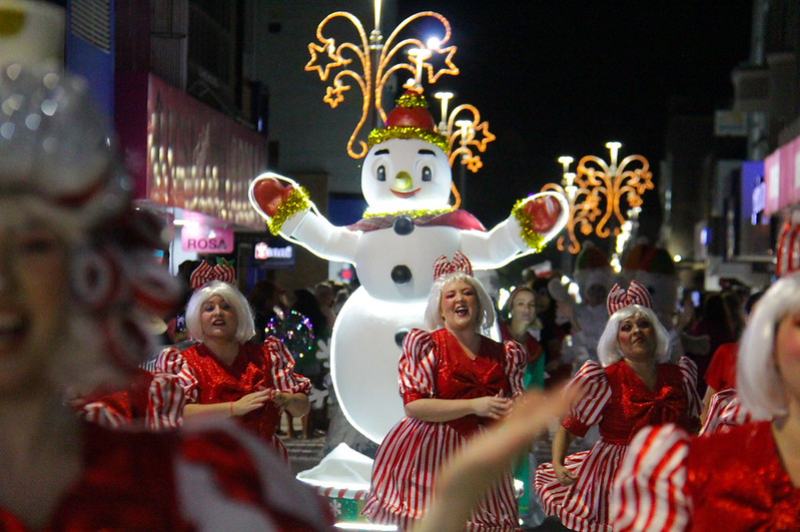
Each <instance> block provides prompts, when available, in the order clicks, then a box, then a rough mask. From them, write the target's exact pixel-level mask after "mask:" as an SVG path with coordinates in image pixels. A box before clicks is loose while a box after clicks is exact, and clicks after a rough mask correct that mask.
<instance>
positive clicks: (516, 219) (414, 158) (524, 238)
mask: <svg viewBox="0 0 800 532" xmlns="http://www.w3.org/2000/svg"><path fill="white" fill-rule="evenodd" d="M397 103H398V107H397V108H395V109H394V110H393V111H392V112H391V113H389V115H388V117H387V120H386V125H385V127H384V128H383V129H376V130H374V131H372V133H371V134H370V136H369V147H370V149H369V151H368V153H367V155H366V158H365V160H364V164H363V167H362V172H361V188H362V192H363V194H364V198H365V199H366V201H367V203H368V209H367V211H366V212H365V214H364V218H362V219H361V220H360V221H359V222H358V223H356V224H354V225H352V226H348V227H337V226H334V225H332V224H331V223H330V222H329V221H328V220H327V219H326V218H324V217H323V216H322V215H320V213H319V212H318V211H317V209H316V207H315V206H314V204H313V203H312V202H311V201H310V199H309V198H308V194H307V193H306V192H305V191H304V190H303V189H302V188H301V187H300V186H298V184H297V183H295V182H294V181H292V180H290V179H288V178H285V177H282V176H279V175H277V174H274V173H266V174H262V175H260V176H258V177H257V178H255V179H254V180H253V181H252V183H251V184H250V191H249V194H250V202H251V203H252V205H253V207H254V208H255V209H256V211H257V212H258V213H259V214H260V215H261V216H262V217H263V218H264V219H265V220H266V221H267V224H268V226H269V228H270V231H271V232H272V233H273V234H280V235H281V236H283V237H284V238H286V239H287V240H290V241H292V242H295V243H297V244H300V245H302V246H304V247H306V248H308V249H309V250H311V251H312V252H313V253H315V254H316V255H318V256H320V257H322V258H325V259H327V260H331V261H343V262H349V263H352V264H354V265H355V268H356V271H357V273H358V278H359V281H360V282H361V287H360V288H358V289H357V290H356V291H355V292H354V293H353V294H352V295H351V296H350V298H349V299H348V300H347V302H346V303H345V305H344V307H343V308H342V310H341V312H340V314H339V315H338V317H337V318H336V323H335V326H334V330H333V336H332V344H331V376H332V379H333V385H334V389H335V391H336V394H337V397H338V399H339V404H340V405H341V407H342V410H343V412H344V414H345V417H346V418H347V419H348V421H350V423H351V424H352V425H353V426H354V427H355V428H356V429H358V430H359V431H360V432H361V433H363V434H364V435H365V436H367V437H368V438H370V439H371V440H373V441H375V442H376V443H380V442H381V441H382V440H383V437H384V436H385V435H386V433H387V432H388V430H389V429H390V428H391V427H392V426H393V425H394V424H395V423H396V422H397V421H398V420H400V419H401V418H402V417H403V415H404V412H403V403H402V400H401V398H400V394H399V393H398V384H397V361H398V358H399V356H400V349H401V343H402V338H403V336H404V333H405V332H407V331H408V330H409V329H411V328H412V327H420V326H421V325H422V317H423V314H424V309H425V305H426V302H427V296H428V292H429V290H430V288H431V285H432V284H433V263H434V261H435V260H436V259H437V258H439V257H440V256H442V255H446V256H447V257H452V256H453V255H454V253H455V252H456V251H457V250H460V251H461V252H462V253H464V254H465V255H466V256H467V257H468V258H469V259H470V260H471V261H472V264H473V267H474V268H475V269H494V268H498V267H500V266H503V265H504V264H507V263H508V262H510V261H511V260H513V259H516V258H518V257H521V256H523V255H525V254H528V253H534V252H537V251H539V250H540V249H541V248H542V247H543V246H544V244H545V243H546V242H547V241H548V240H550V239H551V238H552V237H553V236H554V235H555V234H556V233H558V232H559V231H560V230H561V228H562V227H563V226H564V224H565V223H566V215H567V210H568V205H567V203H566V201H565V200H564V198H563V197H562V196H560V195H558V194H556V193H550V192H546V193H540V194H536V195H534V196H530V197H528V198H526V199H523V200H520V201H518V202H517V204H516V205H515V206H514V208H513V209H512V212H511V215H510V216H509V217H508V218H507V219H506V220H505V221H504V222H502V223H500V224H499V225H497V226H496V227H495V228H493V229H492V230H491V231H486V230H485V229H484V227H483V226H482V225H481V223H480V222H479V221H478V220H477V219H476V218H475V217H473V216H472V215H471V214H469V213H468V212H466V211H462V210H454V209H453V208H451V207H450V206H449V205H448V200H449V197H450V187H451V182H452V175H451V169H450V164H449V162H448V157H447V149H448V140H447V138H446V137H444V136H443V135H440V134H439V133H437V132H436V130H435V127H434V121H433V117H432V116H431V114H430V113H429V112H428V110H427V104H426V102H425V98H424V97H423V96H422V95H421V94H420V93H418V92H414V91H408V92H406V93H405V94H404V95H403V96H402V97H401V98H400V99H399V100H397Z"/></svg>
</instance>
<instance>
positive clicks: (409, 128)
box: [368, 89, 450, 153]
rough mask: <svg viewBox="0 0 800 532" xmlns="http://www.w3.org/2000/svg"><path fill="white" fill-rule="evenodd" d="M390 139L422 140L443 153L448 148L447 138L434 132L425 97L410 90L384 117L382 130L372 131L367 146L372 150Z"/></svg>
mask: <svg viewBox="0 0 800 532" xmlns="http://www.w3.org/2000/svg"><path fill="white" fill-rule="evenodd" d="M390 139H420V140H424V141H425V142H430V143H431V144H434V145H436V146H438V147H440V148H441V149H442V151H443V152H445V153H447V151H448V149H449V148H450V143H449V141H448V140H447V137H445V136H444V135H440V134H439V133H437V132H436V124H435V122H434V120H433V116H431V113H430V112H429V111H428V102H427V101H426V100H425V96H423V95H422V93H421V92H418V91H415V90H412V89H409V90H407V91H406V92H405V93H404V94H403V95H402V96H401V97H400V98H398V99H397V107H395V108H394V109H393V110H392V111H391V112H390V113H389V116H387V117H386V124H385V125H384V127H383V129H373V130H372V132H371V133H370V134H369V141H368V145H369V147H370V148H372V147H373V146H375V145H376V144H380V143H381V142H386V141H387V140H390Z"/></svg>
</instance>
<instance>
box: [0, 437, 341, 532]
mask: <svg viewBox="0 0 800 532" xmlns="http://www.w3.org/2000/svg"><path fill="white" fill-rule="evenodd" d="M188 425H189V426H187V428H186V430H184V431H180V432H178V431H166V432H151V431H141V432H136V431H127V430H122V431H121V430H109V429H107V428H104V427H101V426H98V425H96V424H90V423H87V424H85V430H84V433H83V442H84V451H83V454H84V457H83V466H84V467H83V472H82V473H81V475H80V476H79V478H77V479H76V480H75V482H73V483H72V485H71V486H70V487H69V489H68V490H67V491H66V492H65V493H64V494H63V495H62V497H61V498H60V500H59V501H58V502H57V503H56V506H55V508H54V510H53V512H52V513H51V515H50V517H49V519H48V522H47V524H45V526H44V527H42V528H40V529H37V532H87V531H100V530H103V531H120V532H121V531H133V530H141V531H144V530H149V531H175V532H200V531H211V530H236V531H272V532H311V531H315V532H321V531H327V530H332V528H331V527H332V519H331V515H330V510H329V508H328V505H327V504H326V503H325V502H324V501H323V500H322V499H321V498H319V497H318V496H317V495H316V494H315V493H314V492H313V491H311V490H310V489H309V488H308V487H306V486H304V485H302V484H300V483H299V482H297V481H295V480H294V478H292V475H291V472H290V471H289V468H288V467H287V466H286V464H285V463H283V462H282V461H281V459H280V458H278V457H277V456H275V454H274V453H272V452H271V451H269V450H267V449H266V448H265V447H264V446H263V445H261V444H260V442H259V441H258V440H257V438H255V437H254V436H252V435H250V434H247V433H246V432H245V431H243V430H242V429H240V428H239V427H237V426H236V425H234V424H232V423H229V422H227V421H224V422H216V421H215V422H214V423H213V424H211V423H205V422H204V423H191V424H188ZM0 530H3V531H4V532H29V531H30V532H32V531H31V529H29V528H28V527H26V526H25V525H24V524H23V523H22V522H21V521H20V520H19V519H18V518H17V517H16V516H15V515H14V514H13V513H12V512H10V511H9V510H8V509H6V508H3V507H0Z"/></svg>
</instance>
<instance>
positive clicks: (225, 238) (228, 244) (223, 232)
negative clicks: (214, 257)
mask: <svg viewBox="0 0 800 532" xmlns="http://www.w3.org/2000/svg"><path fill="white" fill-rule="evenodd" d="M233 244H234V242H233V229H222V228H219V227H208V226H204V225H187V226H185V227H184V228H183V230H182V231H181V248H182V249H183V250H184V251H188V252H192V253H200V254H202V253H220V254H223V253H232V252H233V247H234V246H233Z"/></svg>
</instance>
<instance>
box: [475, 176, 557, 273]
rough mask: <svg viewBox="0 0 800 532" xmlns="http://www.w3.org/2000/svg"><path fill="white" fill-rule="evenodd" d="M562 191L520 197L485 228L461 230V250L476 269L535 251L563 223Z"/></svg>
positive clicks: (486, 267)
mask: <svg viewBox="0 0 800 532" xmlns="http://www.w3.org/2000/svg"><path fill="white" fill-rule="evenodd" d="M568 214H569V204H568V203H567V201H566V199H565V198H564V196H563V195H561V194H558V193H556V192H543V193H540V194H536V195H533V196H529V197H528V198H525V199H524V200H520V201H518V202H517V204H516V205H515V206H514V208H513V209H512V211H511V216H509V217H508V218H507V219H506V220H505V221H503V222H501V223H499V224H498V225H496V226H495V227H494V228H493V229H492V230H491V231H489V232H482V231H471V230H470V231H463V232H462V234H461V250H462V252H463V253H464V254H465V255H466V256H467V257H469V259H470V260H471V261H472V265H473V266H474V267H475V268H476V269H494V268H499V267H501V266H504V265H506V264H508V263H509V262H511V261H512V260H514V259H516V258H517V257H519V256H521V255H527V254H529V253H537V252H539V251H541V250H542V248H544V246H545V244H546V243H547V242H548V241H549V240H550V239H551V238H553V237H554V236H555V235H556V234H558V232H559V231H561V229H562V228H563V227H564V225H565V224H566V223H567V217H568Z"/></svg>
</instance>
